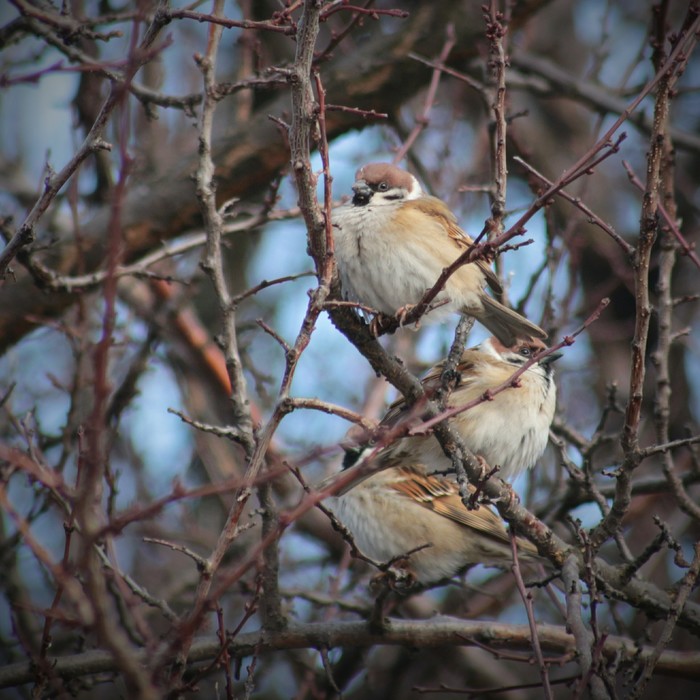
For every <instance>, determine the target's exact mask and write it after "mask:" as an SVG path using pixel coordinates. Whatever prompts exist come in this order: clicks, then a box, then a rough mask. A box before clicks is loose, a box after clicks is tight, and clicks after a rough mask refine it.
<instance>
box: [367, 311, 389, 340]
mask: <svg viewBox="0 0 700 700" xmlns="http://www.w3.org/2000/svg"><path fill="white" fill-rule="evenodd" d="M390 318H391V316H387V315H386V314H383V313H381V311H380V312H379V313H378V314H376V315H375V316H374V318H373V319H372V320H371V321H370V322H369V332H370V333H371V334H372V336H373V337H374V338H378V337H379V336H380V335H381V334H382V332H383V331H384V327H385V326H386V325H387V321H388V320H389V319H390Z"/></svg>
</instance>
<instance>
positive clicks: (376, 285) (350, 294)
mask: <svg viewBox="0 0 700 700" xmlns="http://www.w3.org/2000/svg"><path fill="white" fill-rule="evenodd" d="M352 189H353V191H354V193H355V195H354V197H353V199H352V203H351V204H348V205H345V206H341V207H338V208H337V209H335V210H334V212H333V226H334V238H335V256H336V261H337V263H338V271H339V273H340V281H341V284H342V287H343V291H344V294H345V295H346V297H347V298H349V299H352V300H354V301H358V302H360V303H362V304H366V305H368V306H371V307H372V308H374V309H377V311H379V312H380V313H383V314H394V313H398V315H399V316H402V315H405V313H406V310H407V308H410V307H411V306H412V305H415V304H416V303H417V302H418V301H420V299H421V298H422V296H423V295H424V293H425V292H426V290H428V289H430V288H431V287H432V286H433V285H434V284H435V283H436V282H437V279H438V277H439V276H440V274H441V272H442V270H443V268H445V267H447V266H448V265H450V264H451V263H452V262H454V261H455V259H456V258H458V257H459V256H460V255H461V254H462V253H463V252H464V251H465V250H466V249H467V248H468V247H469V245H470V244H471V243H472V242H473V241H472V239H471V238H469V236H467V235H466V234H465V233H464V231H462V230H461V229H460V228H459V226H458V225H457V220H456V218H455V216H454V214H453V213H452V212H451V211H450V210H449V208H448V207H447V205H446V204H445V203H444V202H442V201H441V200H439V199H437V198H436V197H431V196H429V195H427V194H425V193H424V192H423V190H422V189H421V186H420V184H419V183H418V180H416V178H415V177H413V175H411V174H410V173H407V172H406V171H404V170H401V169H400V168H397V167H396V166H395V165H391V164H389V163H370V164H369V165H365V166H364V167H363V168H360V169H359V170H358V171H357V175H356V182H355V184H354V185H353V186H352ZM485 284H488V286H489V287H490V288H491V289H492V290H493V291H494V292H496V293H500V292H501V291H502V289H501V285H500V282H499V281H498V277H497V276H496V274H495V273H494V272H493V270H491V268H490V267H489V266H488V264H487V263H486V262H484V261H481V260H480V261H477V262H474V263H470V264H467V265H463V266H462V267H460V268H459V269H458V270H457V271H456V272H455V273H454V274H453V275H452V276H451V277H450V278H449V279H448V280H447V283H446V284H445V288H444V289H443V290H442V291H441V292H440V293H439V294H438V296H437V297H436V299H435V301H436V302H440V301H444V300H447V299H449V303H447V304H445V305H443V306H441V307H439V308H438V309H435V310H433V311H431V312H429V316H430V317H433V318H435V317H436V316H437V315H439V313H440V312H442V313H445V312H455V311H457V312H460V313H464V314H467V315H469V316H474V317H475V318H476V319H477V320H478V321H480V322H481V323H482V324H483V325H484V326H486V328H488V329H489V330H490V331H491V333H493V334H494V335H495V336H496V337H497V338H498V339H499V340H500V341H501V342H502V343H503V344H504V345H506V346H511V345H513V344H514V343H515V341H516V339H517V338H546V337H547V334H546V333H545V332H544V331H543V330H542V329H541V328H540V327H539V326H536V325H535V324H534V323H531V322H530V321H528V320H527V319H526V318H523V317H522V316H521V315H520V314H518V313H516V312H515V311H513V310H511V309H509V308H507V307H506V306H504V305H503V304H501V303H500V302H498V301H496V300H495V299H493V298H492V297H490V296H488V294H486V292H485V290H484V285H485Z"/></svg>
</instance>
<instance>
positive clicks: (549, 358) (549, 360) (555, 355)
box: [539, 352, 564, 367]
mask: <svg viewBox="0 0 700 700" xmlns="http://www.w3.org/2000/svg"><path fill="white" fill-rule="evenodd" d="M563 356H564V353H563V352H553V353H552V354H551V355H547V356H546V357H543V358H542V359H541V360H540V361H539V364H541V365H544V366H545V367H549V365H551V364H552V362H556V361H557V360H558V359H559V358H560V357H563Z"/></svg>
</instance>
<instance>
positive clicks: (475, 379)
mask: <svg viewBox="0 0 700 700" xmlns="http://www.w3.org/2000/svg"><path fill="white" fill-rule="evenodd" d="M545 349H546V346H545V345H544V343H542V341H540V340H533V341H528V342H523V341H521V342H518V343H516V344H515V345H513V346H512V347H504V346H503V345H502V344H501V342H500V341H499V340H498V339H497V338H493V337H491V338H489V339H488V340H485V341H484V342H483V343H481V345H477V346H476V347H473V348H470V349H468V350H465V351H464V353H463V355H462V359H461V360H460V362H459V363H458V365H457V368H456V370H457V372H458V373H459V379H458V384H457V387H456V388H455V390H454V391H453V392H452V394H451V395H450V397H449V399H448V401H447V406H448V408H457V407H459V406H463V405H465V404H467V403H469V402H471V401H473V400H474V399H478V398H479V397H481V396H483V395H484V394H485V393H486V392H487V391H489V390H493V389H495V388H496V387H497V386H499V385H501V384H503V382H505V381H507V380H508V378H509V377H511V376H512V375H513V373H514V372H516V371H517V370H518V369H519V368H520V367H522V365H524V364H525V363H526V362H527V361H528V360H529V359H530V358H531V357H533V356H534V355H536V354H537V353H538V352H540V351H542V350H545ZM559 357H561V353H558V352H557V353H552V354H551V355H547V356H546V357H543V358H542V359H541V360H540V361H539V362H536V363H535V364H533V365H531V366H530V367H529V368H528V369H527V370H525V372H524V373H523V374H521V375H520V377H519V378H518V380H517V386H514V387H508V388H507V389H505V390H504V391H501V392H500V393H498V394H496V395H494V396H493V397H491V398H490V399H487V400H486V401H483V402H482V403H479V404H477V405H476V406H472V407H471V408H468V409H467V410H465V411H463V412H461V413H458V414H457V415H455V416H453V417H452V418H451V421H450V424H451V425H452V427H453V428H454V429H455V430H456V431H457V432H458V433H459V435H460V436H461V438H462V439H463V440H464V442H465V444H466V446H467V447H468V448H469V449H470V450H471V451H472V452H473V453H474V454H476V455H478V456H480V457H483V458H484V459H485V460H486V462H487V463H488V464H489V465H490V466H491V467H495V466H498V467H499V471H498V476H500V477H501V478H502V479H505V480H508V481H512V480H513V479H515V477H516V476H518V474H521V473H522V472H523V471H524V470H526V469H529V468H530V467H532V466H533V465H534V464H535V462H536V461H537V460H538V459H539V458H540V457H541V455H542V453H543V452H544V450H545V448H546V447H547V440H548V438H549V426H550V425H551V423H552V420H553V418H554V408H555V403H556V395H557V388H556V385H555V383H554V371H553V367H552V362H554V361H555V360H557V359H558V358H559ZM442 368H443V365H442V363H440V364H438V365H436V366H435V367H433V368H432V369H431V370H430V371H429V372H428V374H427V376H426V377H425V379H423V385H424V387H425V388H426V390H427V392H428V394H430V393H432V392H434V391H435V390H436V389H437V388H438V387H439V386H440V383H441V375H442ZM414 416H415V411H413V410H411V409H410V408H409V407H407V406H406V404H405V403H404V401H403V400H399V401H396V402H395V403H394V404H393V405H392V406H391V407H390V408H389V411H388V412H387V414H386V415H385V416H384V418H383V420H382V426H384V427H392V426H395V425H397V424H398V423H399V422H401V421H403V420H408V419H410V418H412V417H414ZM403 457H408V458H409V459H412V460H416V461H418V462H421V463H423V464H427V465H429V466H430V469H431V471H444V470H447V469H449V468H450V466H451V464H450V461H449V459H448V458H447V456H446V455H445V453H444V452H443V450H442V447H441V446H440V444H439V443H438V441H437V439H436V438H435V436H434V435H414V436H407V437H402V438H399V439H398V440H396V441H395V442H393V443H391V444H389V445H388V446H387V447H386V448H384V449H382V450H380V451H379V453H378V454H377V456H376V459H379V460H389V461H392V460H394V459H397V458H403Z"/></svg>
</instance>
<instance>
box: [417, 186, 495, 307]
mask: <svg viewBox="0 0 700 700" xmlns="http://www.w3.org/2000/svg"><path fill="white" fill-rule="evenodd" d="M410 203H411V205H412V206H414V207H416V209H418V210H420V211H421V212H423V213H424V214H426V215H427V216H429V217H431V218H433V219H437V220H438V222H439V223H440V224H441V225H442V227H443V228H444V230H445V231H447V236H448V238H449V239H450V241H452V242H453V243H454V245H455V249H456V251H457V253H458V254H460V255H461V254H462V253H463V252H464V251H465V250H466V249H467V248H469V246H470V245H472V244H473V243H474V240H473V239H472V238H471V237H470V236H469V235H467V234H466V233H465V232H464V231H463V230H462V229H461V228H460V227H459V225H458V224H457V217H455V215H454V214H453V213H452V212H451V211H450V208H449V207H448V206H447V205H446V204H445V202H443V201H442V200H441V199H438V198H437V197H421V198H420V199H415V200H412V201H411V202H410ZM474 264H475V265H476V266H477V267H478V268H479V269H480V270H481V272H482V273H483V275H484V277H485V278H486V284H488V286H489V287H490V288H491V290H492V291H493V292H494V294H502V293H503V285H502V284H501V281H500V280H499V279H498V275H497V274H496V273H495V272H494V271H493V270H492V269H491V266H490V265H489V263H488V262H486V261H485V260H477V261H476V262H475V263H474Z"/></svg>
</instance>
